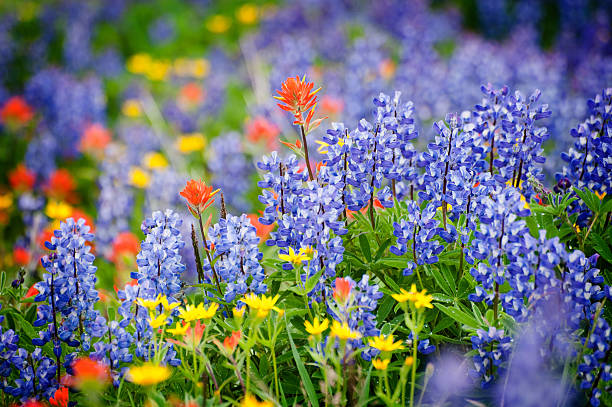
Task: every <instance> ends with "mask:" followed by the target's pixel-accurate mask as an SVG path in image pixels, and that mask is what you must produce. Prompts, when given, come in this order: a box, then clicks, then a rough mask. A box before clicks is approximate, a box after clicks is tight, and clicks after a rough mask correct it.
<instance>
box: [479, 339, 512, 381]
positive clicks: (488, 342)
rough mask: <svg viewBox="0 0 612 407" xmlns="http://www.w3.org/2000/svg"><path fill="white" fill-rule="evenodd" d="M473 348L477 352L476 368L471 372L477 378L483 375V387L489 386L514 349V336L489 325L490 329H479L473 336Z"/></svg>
mask: <svg viewBox="0 0 612 407" xmlns="http://www.w3.org/2000/svg"><path fill="white" fill-rule="evenodd" d="M471 340H472V349H474V350H476V351H477V353H476V355H475V356H474V370H470V374H471V375H472V376H474V377H476V378H478V377H482V383H481V385H482V387H483V388H487V387H488V386H489V385H490V384H491V383H492V382H493V378H494V375H495V374H496V373H497V374H500V373H501V371H502V370H503V366H502V363H504V362H505V361H506V360H507V359H508V356H509V355H510V351H511V349H512V338H511V337H510V336H506V335H505V334H504V330H503V329H496V328H495V327H489V330H488V331H485V330H482V329H479V330H478V331H477V332H476V335H475V336H472V338H471Z"/></svg>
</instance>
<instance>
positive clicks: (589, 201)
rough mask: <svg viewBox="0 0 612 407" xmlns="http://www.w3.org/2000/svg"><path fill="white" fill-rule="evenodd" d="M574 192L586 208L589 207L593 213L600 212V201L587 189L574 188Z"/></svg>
mask: <svg viewBox="0 0 612 407" xmlns="http://www.w3.org/2000/svg"><path fill="white" fill-rule="evenodd" d="M574 192H576V194H577V195H578V196H579V197H580V199H582V200H583V201H584V203H585V204H586V206H588V207H589V209H590V210H591V211H593V213H598V212H599V210H600V205H601V200H600V199H599V197H598V196H597V195H595V193H594V192H591V191H589V190H588V189H586V188H585V189H578V188H574Z"/></svg>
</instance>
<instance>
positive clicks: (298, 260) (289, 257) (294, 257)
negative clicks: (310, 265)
mask: <svg viewBox="0 0 612 407" xmlns="http://www.w3.org/2000/svg"><path fill="white" fill-rule="evenodd" d="M310 250H312V249H310ZM306 253H307V252H306V251H305V250H304V249H300V251H299V252H297V253H296V252H295V251H294V250H293V248H292V247H289V254H282V253H280V254H279V255H278V258H279V259H281V260H284V261H287V262H289V263H292V264H294V265H295V266H299V265H301V264H302V262H303V261H308V260H310V259H311V257H310V256H308V254H306Z"/></svg>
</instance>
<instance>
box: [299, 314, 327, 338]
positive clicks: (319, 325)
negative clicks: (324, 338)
mask: <svg viewBox="0 0 612 407" xmlns="http://www.w3.org/2000/svg"><path fill="white" fill-rule="evenodd" d="M304 327H305V328H306V332H308V333H309V334H311V335H319V334H321V333H322V332H323V331H325V330H326V329H327V327H329V321H328V320H327V318H326V319H324V320H323V321H322V322H319V318H318V317H315V319H314V321H312V323H310V322H309V321H304Z"/></svg>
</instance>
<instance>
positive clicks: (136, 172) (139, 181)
mask: <svg viewBox="0 0 612 407" xmlns="http://www.w3.org/2000/svg"><path fill="white" fill-rule="evenodd" d="M129 177H130V183H131V184H132V185H133V186H135V187H137V188H146V187H147V186H149V182H151V177H150V176H149V174H148V173H147V172H146V171H145V170H143V169H142V168H140V167H132V169H131V170H130V175H129Z"/></svg>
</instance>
